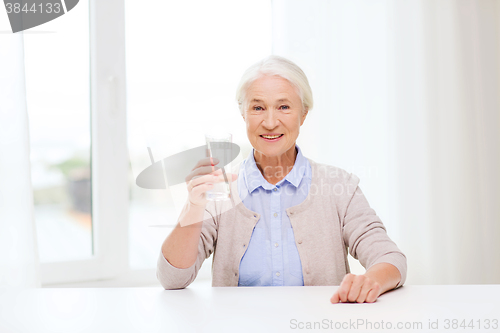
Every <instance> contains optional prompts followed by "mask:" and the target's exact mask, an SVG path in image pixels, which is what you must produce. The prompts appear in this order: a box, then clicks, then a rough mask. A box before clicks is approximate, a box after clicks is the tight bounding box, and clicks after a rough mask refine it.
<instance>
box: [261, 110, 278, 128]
mask: <svg viewBox="0 0 500 333" xmlns="http://www.w3.org/2000/svg"><path fill="white" fill-rule="evenodd" d="M278 123H279V119H278V115H277V112H276V111H275V110H273V109H270V110H269V111H268V112H266V115H265V116H264V124H263V125H264V127H266V128H268V129H273V128H275V127H277V126H278Z"/></svg>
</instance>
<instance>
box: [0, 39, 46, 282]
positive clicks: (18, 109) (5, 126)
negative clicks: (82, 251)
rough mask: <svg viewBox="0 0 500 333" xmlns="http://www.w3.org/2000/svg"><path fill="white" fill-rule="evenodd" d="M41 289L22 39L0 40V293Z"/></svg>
mask: <svg viewBox="0 0 500 333" xmlns="http://www.w3.org/2000/svg"><path fill="white" fill-rule="evenodd" d="M33 287H40V277H39V261H38V253H37V245H36V235H35V224H34V217H33V195H32V187H31V174H30V148H29V135H28V115H27V111H26V89H25V76H24V54H23V35H22V33H17V34H11V33H4V34H0V288H33Z"/></svg>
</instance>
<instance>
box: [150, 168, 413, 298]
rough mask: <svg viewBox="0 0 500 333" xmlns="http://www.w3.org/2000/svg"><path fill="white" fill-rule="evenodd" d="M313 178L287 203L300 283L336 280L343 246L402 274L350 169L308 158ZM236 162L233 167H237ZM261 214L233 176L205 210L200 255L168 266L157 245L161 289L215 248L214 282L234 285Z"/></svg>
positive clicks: (185, 276) (186, 276)
mask: <svg viewBox="0 0 500 333" xmlns="http://www.w3.org/2000/svg"><path fill="white" fill-rule="evenodd" d="M308 160H309V163H310V164H311V169H312V181H311V187H310V189H309V194H308V196H307V198H306V199H305V200H304V201H303V202H302V203H300V204H298V205H296V206H293V207H290V208H288V209H286V213H287V215H288V216H289V218H290V222H291V224H292V227H293V231H294V235H295V242H296V244H297V249H298V252H299V256H300V260H301V263H302V273H303V277H304V285H306V286H326V285H340V283H341V282H342V279H343V278H344V276H345V275H346V274H347V273H349V272H350V270H349V263H348V261H347V250H348V249H349V253H350V254H351V255H352V256H353V257H354V258H355V259H358V260H359V261H360V262H361V264H362V265H363V267H365V268H366V269H368V268H370V267H371V266H373V265H375V264H377V263H381V262H385V263H390V264H392V265H394V266H395V267H396V268H397V269H398V270H399V272H400V273H401V280H400V282H399V283H398V285H397V287H400V286H402V285H403V283H404V282H405V280H406V257H405V255H404V254H403V253H402V252H401V251H400V250H399V248H398V247H397V246H396V244H395V243H394V242H393V241H392V240H391V239H390V238H389V237H388V236H387V233H386V229H385V227H384V225H383V224H382V222H381V221H380V218H379V217H378V216H377V215H376V214H375V211H374V210H373V209H371V208H370V206H369V205H368V201H367V200H366V199H365V196H364V195H363V193H362V192H361V189H360V188H359V187H358V183H359V178H358V177H357V176H355V175H354V174H349V173H347V172H346V171H344V170H342V169H340V168H337V167H334V166H329V165H325V164H320V163H315V162H314V161H312V160H311V159H308ZM239 169H240V168H239V165H238V166H237V167H236V168H235V169H234V170H235V171H236V172H239ZM259 218H260V215H259V214H257V213H255V212H252V211H250V210H249V209H248V208H246V207H245V205H244V204H243V203H242V201H241V199H240V197H239V195H238V189H237V182H236V181H234V182H232V183H231V200H227V201H222V202H221V201H218V202H213V201H209V203H208V204H207V207H206V210H205V216H204V221H203V224H202V230H201V236H200V242H199V244H198V258H197V260H196V262H195V263H194V264H193V265H192V266H191V267H189V268H184V269H180V268H176V267H174V266H172V265H171V264H170V263H169V262H168V261H167V260H166V259H165V257H164V256H163V254H162V253H161V251H160V256H159V258H158V265H157V272H156V275H157V277H158V280H159V281H160V283H161V284H162V286H163V287H164V288H165V289H179V288H185V287H187V286H188V285H189V284H190V283H191V282H193V280H194V279H195V278H196V275H197V274H198V270H199V269H200V267H201V265H202V263H203V261H204V260H205V259H206V258H208V257H209V256H210V255H211V254H212V253H213V255H214V256H213V262H212V286H214V287H222V286H238V271H239V266H240V261H241V258H242V257H243V254H244V253H245V250H246V248H247V245H248V243H249V242H250V237H251V236H252V231H253V228H254V226H255V224H256V223H257V221H258V220H259Z"/></svg>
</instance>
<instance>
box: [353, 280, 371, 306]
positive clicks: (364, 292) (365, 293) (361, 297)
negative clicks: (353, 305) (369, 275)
mask: <svg viewBox="0 0 500 333" xmlns="http://www.w3.org/2000/svg"><path fill="white" fill-rule="evenodd" d="M372 288H373V280H370V279H366V280H365V283H364V284H363V287H362V288H361V291H360V292H359V296H358V298H357V299H356V302H358V303H364V302H365V301H366V297H367V296H368V293H369V292H370V290H371V289H372Z"/></svg>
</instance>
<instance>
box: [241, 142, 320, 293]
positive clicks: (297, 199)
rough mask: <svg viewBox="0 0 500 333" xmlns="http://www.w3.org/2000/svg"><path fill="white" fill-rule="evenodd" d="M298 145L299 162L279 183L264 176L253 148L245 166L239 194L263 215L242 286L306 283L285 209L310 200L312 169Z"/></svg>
mask: <svg viewBox="0 0 500 333" xmlns="http://www.w3.org/2000/svg"><path fill="white" fill-rule="evenodd" d="M295 147H296V149H297V156H296V158H295V164H294V166H293V168H292V170H291V171H290V172H289V173H288V174H287V175H286V176H285V178H284V179H282V180H281V181H279V182H278V183H277V184H276V185H273V184H271V183H269V182H268V181H267V180H266V179H265V178H264V176H262V173H261V172H260V170H259V169H258V168H257V164H256V163H255V157H254V150H253V149H252V153H251V154H249V156H248V158H247V159H246V160H244V161H243V163H242V165H241V168H240V172H239V173H240V175H242V177H238V193H239V195H240V198H241V199H242V201H243V204H244V205H245V206H246V207H247V208H248V209H250V210H251V211H254V212H256V213H258V214H260V216H261V218H260V219H259V221H258V222H257V224H256V225H255V228H254V230H253V233H252V237H251V238H250V243H249V244H248V247H247V250H246V252H245V254H244V255H243V258H242V259H241V262H240V270H239V280H238V285H239V286H303V285H304V279H303V276H302V265H301V262H300V257H299V253H298V251H297V246H296V245H295V237H294V234H293V228H292V225H291V223H290V218H289V217H288V215H287V214H286V211H285V209H287V208H289V207H292V206H296V205H298V204H300V203H301V202H302V201H304V200H305V199H306V197H307V194H308V193H309V188H310V186H311V174H312V171H311V165H310V164H309V161H308V160H307V159H306V158H305V157H304V156H303V155H302V152H301V151H300V148H299V147H298V146H297V145H296V146H295ZM285 172H286V171H285ZM285 172H283V173H285Z"/></svg>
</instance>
